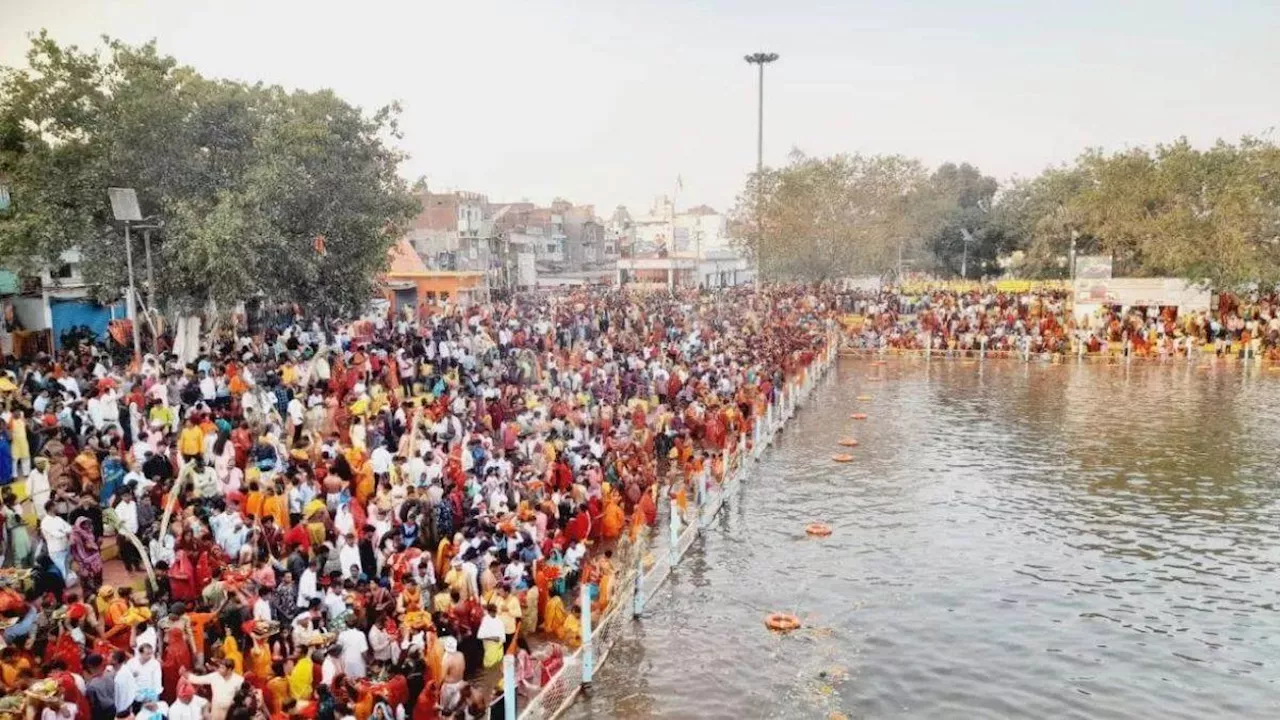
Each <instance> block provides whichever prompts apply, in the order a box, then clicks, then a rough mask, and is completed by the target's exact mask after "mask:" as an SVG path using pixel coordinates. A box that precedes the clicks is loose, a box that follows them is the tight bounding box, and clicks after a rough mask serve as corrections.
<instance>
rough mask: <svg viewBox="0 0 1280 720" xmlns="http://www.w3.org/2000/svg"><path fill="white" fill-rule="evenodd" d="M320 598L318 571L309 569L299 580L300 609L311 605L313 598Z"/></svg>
mask: <svg viewBox="0 0 1280 720" xmlns="http://www.w3.org/2000/svg"><path fill="white" fill-rule="evenodd" d="M318 597H320V593H319V592H317V591H316V571H315V570H312V569H311V568H307V569H306V570H303V571H302V577H300V578H298V607H300V608H304V607H306V606H307V605H309V604H310V603H311V598H318Z"/></svg>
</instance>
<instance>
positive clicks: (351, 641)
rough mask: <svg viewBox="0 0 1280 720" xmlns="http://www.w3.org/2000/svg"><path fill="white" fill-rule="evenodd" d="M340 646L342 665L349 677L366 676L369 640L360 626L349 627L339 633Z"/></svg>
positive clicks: (355, 678) (356, 678)
mask: <svg viewBox="0 0 1280 720" xmlns="http://www.w3.org/2000/svg"><path fill="white" fill-rule="evenodd" d="M338 646H339V647H341V648H342V665H343V667H344V668H346V671H347V677H348V678H350V679H352V680H359V679H360V678H363V677H364V676H365V664H366V662H367V660H368V655H369V641H368V640H367V639H366V638H365V636H364V632H363V631H361V630H360V628H356V627H348V628H347V629H346V630H343V631H342V632H340V633H338Z"/></svg>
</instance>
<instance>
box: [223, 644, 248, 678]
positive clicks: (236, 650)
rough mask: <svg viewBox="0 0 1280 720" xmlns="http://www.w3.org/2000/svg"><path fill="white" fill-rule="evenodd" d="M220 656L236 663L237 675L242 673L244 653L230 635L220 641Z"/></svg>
mask: <svg viewBox="0 0 1280 720" xmlns="http://www.w3.org/2000/svg"><path fill="white" fill-rule="evenodd" d="M222 657H224V658H226V659H227V660H230V661H232V662H234V663H235V664H236V674H237V675H244V655H243V654H241V653H240V646H239V645H237V644H236V639H235V638H234V637H232V636H230V635H228V636H227V637H226V639H225V640H223V641H222Z"/></svg>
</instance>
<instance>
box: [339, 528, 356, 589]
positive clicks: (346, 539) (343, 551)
mask: <svg viewBox="0 0 1280 720" xmlns="http://www.w3.org/2000/svg"><path fill="white" fill-rule="evenodd" d="M338 564H339V565H340V566H341V568H342V579H343V580H354V579H355V578H356V576H358V575H359V574H360V546H359V545H357V544H356V536H355V533H347V534H346V535H344V536H342V537H340V538H338Z"/></svg>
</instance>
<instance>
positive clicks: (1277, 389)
mask: <svg viewBox="0 0 1280 720" xmlns="http://www.w3.org/2000/svg"><path fill="white" fill-rule="evenodd" d="M871 378H874V379H871ZM860 394H868V395H871V399H870V400H868V401H863V402H859V401H857V400H855V398H856V396H858V395H860ZM855 406H856V408H857V410H858V411H865V412H867V413H868V415H870V419H869V420H868V421H866V422H861V423H857V422H854V421H850V420H848V419H847V417H848V415H849V413H850V412H852V411H853V408H854V407H855ZM1277 417H1280V377H1267V376H1256V375H1250V374H1247V373H1244V372H1240V371H1239V370H1218V369H1215V370H1211V371H1202V370H1198V369H1196V368H1195V367H1193V366H1189V365H1185V364H1181V363H1175V364H1170V365H1164V366H1161V365H1146V364H1143V365H1133V366H1132V367H1124V366H1114V367H1107V366H1100V367H1099V366H1092V367H1080V366H1075V365H1072V364H1066V365H1049V364H1036V363H1032V364H1030V365H1025V364H1021V363H1014V362H991V363H984V364H977V365H965V364H961V363H942V362H934V363H925V362H920V361H916V362H913V361H903V362H900V363H890V364H889V365H888V366H885V367H873V366H870V365H869V364H868V363H865V362H861V361H846V362H845V363H844V364H842V366H841V369H840V372H839V373H838V374H837V375H836V376H834V377H833V379H831V380H830V381H829V385H828V386H827V387H826V388H825V389H824V390H823V391H822V392H820V393H818V394H817V395H815V397H814V399H813V400H812V401H811V402H810V404H809V406H807V407H805V408H804V409H802V411H801V412H800V414H799V415H798V417H797V419H796V422H795V424H794V425H793V426H792V427H791V428H789V429H788V430H787V431H786V433H784V436H783V437H782V439H781V441H780V442H779V444H778V445H777V447H776V448H775V449H774V450H772V451H771V452H770V453H769V455H768V456H767V457H766V461H765V463H763V464H762V465H761V466H760V469H759V472H758V473H757V474H756V475H754V476H753V477H751V478H749V479H748V481H747V482H746V483H744V485H743V487H742V490H741V495H740V497H739V498H737V499H736V501H735V503H734V505H732V506H731V507H730V509H729V511H728V512H727V513H726V514H724V515H722V516H721V518H719V519H718V520H717V521H716V522H715V523H713V524H712V526H711V528H710V529H709V531H708V533H707V535H706V537H705V539H704V540H701V541H699V544H698V545H696V546H695V549H694V550H693V551H692V553H691V554H690V556H688V557H687V558H686V560H685V563H684V564H683V565H682V566H681V567H680V569H678V570H677V571H676V573H675V575H674V576H673V579H672V582H671V583H670V584H669V585H668V586H667V587H665V588H664V589H663V590H662V591H661V592H660V593H659V594H658V596H657V598H655V600H654V601H653V602H652V603H651V604H650V606H649V610H648V616H647V617H646V618H645V620H644V621H643V622H642V623H640V624H638V625H636V626H635V627H634V628H633V629H632V631H631V632H629V633H628V634H627V635H626V637H625V638H624V639H623V640H622V641H621V642H620V644H619V645H618V646H616V647H615V649H614V650H613V652H612V654H611V656H610V659H609V663H608V665H606V667H605V668H604V669H603V670H602V671H601V672H600V673H599V674H598V675H597V683H596V695H595V697H593V698H592V699H590V700H589V701H587V702H583V703H580V704H579V705H578V706H577V707H575V709H574V710H573V712H572V713H571V716H573V717H579V718H585V717H652V716H658V717H725V718H730V717H825V716H827V714H829V713H831V712H835V711H839V712H843V713H845V714H847V715H849V716H851V717H939V718H955V717H966V718H968V717H1081V718H1084V717H1088V718H1105V717H1117V718H1118V717H1152V716H1160V717H1187V718H1191V717H1195V718H1204V717H1207V716H1215V717H1273V716H1276V714H1277V711H1280V704H1278V702H1277V700H1276V699H1275V698H1276V697H1277V695H1276V693H1275V692H1274V691H1275V689H1276V688H1275V683H1276V678H1277V672H1276V667H1277V663H1278V662H1280V644H1278V641H1277V639H1276V638H1275V633H1276V631H1277V630H1278V629H1280V619H1277V616H1276V613H1275V610H1276V604H1277V602H1280V600H1278V597H1280V578H1278V577H1277V574H1276V570H1277V566H1278V565H1280V502H1278V500H1280V489H1278V487H1277V473H1276V468H1277V467H1280V428H1278V427H1277V423H1276V420H1275V419H1276V418H1277ZM850 432H852V433H853V434H855V435H856V436H857V437H858V438H859V440H860V441H861V444H860V445H859V447H857V448H854V450H853V454H854V455H855V458H856V459H855V461H854V462H852V463H849V464H847V465H833V464H832V463H830V462H829V461H828V460H827V458H828V457H829V456H830V454H831V452H833V448H834V444H835V441H836V440H837V439H839V438H840V437H842V436H846V435H848V434H850ZM814 520H822V521H824V522H827V523H829V524H831V525H832V526H833V528H834V530H835V532H834V534H833V536H832V537H830V538H826V539H824V540H814V539H812V538H807V537H805V536H804V533H803V530H802V528H803V526H804V525H805V524H806V523H808V522H812V521H814ZM773 610H783V611H789V612H794V613H795V614H797V615H799V616H800V617H801V618H803V619H804V620H805V622H806V625H808V626H810V627H808V628H806V629H805V630H804V631H802V632H800V633H797V634H795V635H793V636H791V637H786V638H779V637H776V636H773V635H771V634H770V633H768V632H767V631H765V630H764V628H763V625H762V622H761V621H762V618H763V615H764V614H765V613H767V612H770V611H773Z"/></svg>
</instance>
